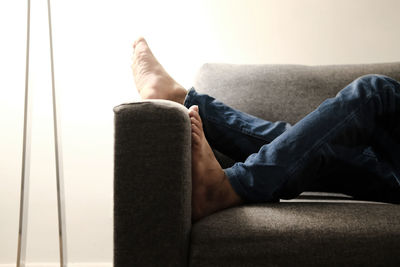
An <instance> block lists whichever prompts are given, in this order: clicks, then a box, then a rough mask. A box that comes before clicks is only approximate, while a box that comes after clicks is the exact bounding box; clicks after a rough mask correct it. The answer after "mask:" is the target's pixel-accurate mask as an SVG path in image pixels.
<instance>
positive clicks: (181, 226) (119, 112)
mask: <svg viewBox="0 0 400 267" xmlns="http://www.w3.org/2000/svg"><path fill="white" fill-rule="evenodd" d="M114 113H115V119H114V123H115V135H114V266H116V267H121V266H186V265H187V256H188V246H189V235H190V230H191V229H190V228H191V190H192V184H191V134H190V132H191V130H190V119H189V116H188V113H187V109H186V108H185V107H184V106H182V105H179V104H177V103H175V102H172V101H167V100H149V101H142V102H136V103H129V104H122V105H119V106H117V107H115V108H114Z"/></svg>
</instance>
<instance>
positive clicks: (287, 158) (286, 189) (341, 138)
mask: <svg viewBox="0 0 400 267" xmlns="http://www.w3.org/2000/svg"><path fill="white" fill-rule="evenodd" d="M184 105H185V106H186V107H190V106H192V105H198V106H199V113H200V117H201V119H202V121H203V129H204V133H205V136H206V138H207V141H208V142H209V144H210V146H211V147H212V148H213V149H216V150H218V151H219V152H222V153H223V154H225V155H227V156H228V157H230V158H232V159H233V160H235V162H236V163H235V164H234V165H233V166H232V167H230V168H227V169H224V171H225V174H226V176H227V178H228V180H229V182H230V184H231V185H232V188H233V189H234V191H235V192H236V193H237V194H238V195H239V196H240V197H241V198H242V199H243V200H244V201H245V202H247V203H259V202H275V201H279V199H291V198H295V197H296V196H298V195H299V194H300V193H302V192H304V191H328V192H339V193H345V194H348V195H351V196H353V197H354V198H356V199H363V200H371V201H384V202H391V203H400V83H399V82H397V81H395V80H393V79H391V78H389V77H386V76H383V75H366V76H362V77H360V78H358V79H356V80H355V81H353V82H352V83H351V84H349V85H348V86H346V87H345V88H344V89H342V90H341V91H340V92H339V93H338V94H337V95H336V96H335V97H334V98H329V99H327V100H325V101H324V102H323V103H322V104H321V105H320V106H319V107H318V108H317V109H315V110H314V111H313V112H311V113H310V114H308V115H307V116H305V117H304V118H303V119H302V120H300V121H299V122H297V123H296V124H295V125H293V126H292V125H290V124H289V123H286V122H283V121H277V122H270V121H265V120H262V119H260V118H257V117H254V116H251V115H249V114H246V113H243V112H241V111H238V110H235V109H233V108H231V107H229V106H227V105H225V104H223V103H221V102H220V101H217V100H215V99H214V98H212V97H211V96H208V95H205V94H199V93H197V92H196V90H195V89H194V88H191V89H190V90H189V92H188V94H187V96H186V99H185V102H184Z"/></svg>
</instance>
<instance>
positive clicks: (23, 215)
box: [17, 0, 31, 267]
mask: <svg viewBox="0 0 400 267" xmlns="http://www.w3.org/2000/svg"><path fill="white" fill-rule="evenodd" d="M30 14H31V1H30V0H28V2H27V19H26V21H27V22H26V59H25V104H24V134H23V141H22V142H23V145H22V168H21V191H20V203H19V205H20V206H19V227H18V251H17V266H18V267H24V266H25V260H26V236H27V224H28V208H29V207H28V204H29V172H30V154H31V151H30V150H31V142H30V141H31V112H30V105H29V102H30V101H29V85H28V82H29V43H30V24H31V15H30Z"/></svg>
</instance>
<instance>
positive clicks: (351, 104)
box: [133, 41, 399, 218]
mask: <svg viewBox="0 0 400 267" xmlns="http://www.w3.org/2000/svg"><path fill="white" fill-rule="evenodd" d="M138 43H139V44H141V45H140V46H141V47H142V48H143V47H144V46H146V47H147V44H145V42H143V41H139V42H138ZM138 43H137V44H138ZM143 43H144V44H143ZM146 49H148V48H146ZM146 49H135V54H136V50H139V51H140V50H143V51H145V50H146ZM143 54H145V55H146V53H143ZM147 55H148V53H147ZM135 60H136V62H137V63H139V64H136V66H135V64H134V66H133V69H134V74H135V73H145V75H142V77H145V78H146V79H147V77H150V79H147V80H152V81H155V79H152V78H151V77H154V74H156V75H161V76H163V75H164V76H165V77H162V78H163V79H165V78H168V79H167V81H168V80H169V81H170V80H172V78H170V77H169V76H168V74H166V72H165V71H164V72H159V71H158V70H159V69H160V68H159V67H158V66H156V67H155V68H154V67H151V65H152V62H154V61H155V59H154V60H153V59H152V60H150V61H148V62H150V63H151V64H147V63H148V62H145V64H143V63H142V62H141V61H142V60H146V56H144V57H143V56H141V57H137V55H136V58H135V55H134V62H135ZM157 64H158V65H159V63H158V62H157ZM157 64H155V65H157ZM141 66H150V67H148V68H147V71H144V72H142V71H140V67H141ZM135 68H136V69H138V68H139V71H136V72H135ZM152 69H156V70H157V71H156V72H155V73H154V72H153V73H152ZM149 73H150V74H151V75H148V74H149ZM160 73H161V74H160ZM146 76H147V77H146ZM369 78H370V79H369V80H368V79H366V78H363V79H362V80H359V81H358V83H353V84H352V85H350V86H348V87H347V88H345V89H344V90H342V92H341V94H338V96H337V97H336V98H334V99H330V100H327V101H325V102H324V103H323V104H322V105H321V106H320V107H319V108H318V109H317V110H316V111H314V112H313V113H311V114H309V115H308V116H307V117H306V118H304V119H303V120H302V121H300V122H299V123H297V124H296V125H295V126H293V127H291V128H290V129H289V130H287V131H284V133H283V134H281V135H279V136H278V137H277V138H276V139H274V140H273V141H272V142H271V143H269V144H267V145H264V146H263V147H262V148H261V149H260V151H259V152H258V153H256V154H252V155H251V156H250V157H249V158H247V160H246V161H245V162H244V163H237V164H235V165H234V166H233V167H232V168H229V169H226V170H225V173H226V174H227V176H228V178H229V182H227V179H226V176H224V175H223V174H222V172H221V167H220V166H219V164H218V163H217V162H216V160H215V157H213V154H212V153H209V152H210V151H211V148H209V145H208V143H207V140H206V139H205V138H196V136H195V133H196V131H197V130H196V129H195V128H196V127H193V129H194V132H193V133H192V137H193V140H194V147H196V144H195V143H196V142H198V143H200V144H202V145H201V146H199V145H198V146H197V147H203V148H204V147H206V148H207V149H193V151H192V153H193V158H194V159H196V158H197V159H199V160H196V161H193V169H197V171H195V172H194V175H193V184H194V187H193V203H192V206H193V210H194V213H197V214H196V215H195V216H194V217H196V218H201V217H203V216H205V215H207V214H210V213H212V212H214V211H216V210H219V209H222V208H225V207H229V206H233V205H238V204H240V203H241V198H240V197H238V195H240V196H241V197H242V198H243V199H245V200H247V201H249V202H263V201H272V200H275V199H277V198H284V197H286V198H289V197H295V196H296V195H297V194H298V193H301V191H303V190H304V189H305V188H307V186H309V185H310V184H312V183H313V181H314V180H315V178H316V177H317V176H318V174H322V172H321V171H322V170H324V169H326V168H324V167H327V166H329V165H330V164H328V163H330V162H333V160H332V159H334V158H335V152H334V151H337V148H340V147H341V146H342V147H345V148H351V151H352V152H359V150H360V149H359V148H358V147H360V146H361V147H362V146H365V145H366V144H368V143H369V141H375V143H374V144H373V145H375V146H376V148H378V149H381V150H382V151H381V152H383V153H381V154H382V155H385V156H387V157H388V158H389V159H390V160H391V164H394V163H395V162H396V157H397V156H398V155H396V154H395V152H394V151H396V145H397V146H398V140H395V142H394V145H393V146H391V147H389V149H387V146H385V144H386V143H383V144H378V142H377V140H378V141H379V138H376V137H377V136H378V132H379V129H383V130H382V131H381V132H383V133H385V134H386V135H388V136H389V137H390V138H391V137H393V136H396V135H395V134H394V132H395V130H393V131H391V129H390V128H391V125H396V122H397V125H398V121H396V116H398V112H399V111H398V109H399V103H398V102H399V100H398V99H399V96H398V86H399V85H398V83H396V82H394V81H392V82H391V81H390V79H389V80H387V79H386V80H385V79H383V78H379V79H378V78H377V77H375V84H371V83H370V82H371V80H374V79H371V77H369ZM141 79H142V78H141V76H140V75H139V79H136V76H135V81H136V84H137V87H138V90H139V93H140V94H141V95H142V97H143V98H164V99H170V100H173V101H176V102H178V103H181V104H183V99H184V98H182V95H183V94H182V92H184V89H183V88H181V87H180V88H181V89H182V90H180V93H179V94H178V93H176V92H177V90H175V89H176V88H179V86H176V84H173V85H172V86H165V84H168V82H167V83H157V82H154V83H142V84H145V85H147V84H150V85H151V86H138V84H139V85H140V84H141V83H140V80H141ZM146 79H142V80H146ZM138 80H139V82H138ZM157 80H162V79H157ZM383 80H385V82H382V81H383ZM360 81H361V82H360ZM376 83H380V85H378V86H377V84H376ZM389 83H391V85H389ZM382 84H383V86H382ZM371 85H373V86H372V87H374V88H375V89H374V88H371ZM379 87H381V89H385V94H386V95H382V94H380V92H377V90H376V89H377V88H379ZM149 88H150V89H149ZM171 88H172V89H173V90H171ZM349 88H350V89H349ZM351 88H353V89H351ZM393 88H395V89H393ZM396 88H397V89H396ZM390 90H392V91H393V92H392V93H391V94H390V92H386V91H390ZM178 91H179V90H178ZM147 92H151V93H150V94H148V93H147ZM349 92H350V93H349ZM149 96H150V97H149ZM388 100H389V102H388ZM381 102H384V103H381ZM358 106H359V107H358ZM195 109H196V108H192V110H191V111H190V112H191V113H192V114H191V115H190V116H191V118H193V117H194V116H195V115H196V113H197V112H198V111H196V110H195ZM382 114H383V115H382ZM382 116H384V117H385V119H382ZM378 117H379V118H378ZM391 118H392V119H391ZM199 123H201V118H200V116H198V120H197V122H196V121H195V123H194V124H193V125H196V124H198V125H200V126H201V124H199ZM198 128H200V129H201V127H198ZM374 130H375V131H374ZM386 131H387V132H386ZM197 132H198V133H200V134H203V135H204V133H203V131H202V130H200V131H197ZM387 133H389V134H387ZM196 139H197V140H196ZM388 140H389V139H388ZM385 147H386V148H385ZM339 151H340V149H339ZM397 151H399V150H397ZM196 166H197V167H198V168H196ZM394 166H396V164H394ZM397 166H398V165H397ZM207 169H208V170H210V169H211V170H212V172H209V171H207ZM391 178H393V176H392V177H391ZM396 181H397V180H396ZM395 185H398V182H397V184H395ZM233 189H234V190H233ZM215 196H217V197H215ZM196 203H197V204H196ZM196 207H201V209H197V210H201V211H200V212H196Z"/></svg>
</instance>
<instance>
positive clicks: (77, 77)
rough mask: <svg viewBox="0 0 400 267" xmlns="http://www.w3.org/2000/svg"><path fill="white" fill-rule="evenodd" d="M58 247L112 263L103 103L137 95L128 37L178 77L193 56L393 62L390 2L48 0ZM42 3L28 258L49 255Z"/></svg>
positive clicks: (9, 12)
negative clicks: (60, 213)
mask: <svg viewBox="0 0 400 267" xmlns="http://www.w3.org/2000/svg"><path fill="white" fill-rule="evenodd" d="M52 8H53V30H54V52H55V71H56V87H57V90H58V97H59V99H60V115H61V116H60V119H61V126H62V129H61V130H62V132H61V134H62V140H63V143H62V146H63V152H64V154H63V157H64V170H65V172H64V176H65V193H66V209H67V231H68V255H69V261H70V262H75V263H85V262H103V263H107V262H108V263H111V261H112V184H113V180H112V179H113V112H112V108H113V106H115V105H118V104H120V103H122V102H128V101H132V100H136V99H138V95H137V93H136V92H135V87H134V84H133V79H132V76H131V70H130V64H131V53H132V49H131V45H132V42H133V41H134V39H135V38H136V37H138V36H140V35H143V36H145V37H146V38H147V40H148V42H149V44H150V45H151V47H152V49H153V52H154V54H155V55H156V56H157V57H158V58H159V60H160V62H161V63H163V65H164V67H165V68H166V69H167V70H168V71H169V73H170V74H171V75H172V76H173V77H175V78H176V80H177V81H179V82H180V83H181V84H183V85H184V86H185V87H189V86H191V82H192V80H193V77H194V75H195V73H196V70H197V69H198V67H199V66H200V65H201V64H202V63H204V62H230V63H296V64H343V63H371V62H390V61H400V49H399V47H400V16H399V15H398V14H399V13H398V11H399V10H400V1H397V0H352V1H348V0H324V1H321V0H301V1H300V0H275V1H272V0H265V1H263V0H241V1H233V0H232V1H228V0H224V1H215V0H214V1H213V0H207V1H205V0H203V1H201V0H198V1H178V0H170V1H162V0H159V1H155V0H147V1H137V0H130V1H129V0H127V1H123V0H118V1H117V0H107V1H106V0H103V1H99V0H85V1H82V0H70V1H55V0H53V1H52ZM46 12H47V10H46V1H43V0H41V1H39V0H32V46H31V53H32V57H31V72H30V77H31V79H30V88H31V90H32V91H33V128H32V167H31V192H30V213H29V228H28V230H29V234H28V253H27V258H28V261H29V262H32V263H40V262H56V261H57V260H58V257H59V255H58V243H57V225H56V223H57V217H56V195H55V169H54V167H53V166H54V151H53V140H52V128H51V127H52V125H51V122H52V115H51V98H50V92H51V83H50V69H49V68H50V67H49V54H48V49H49V47H48V36H47V34H48V33H47V17H46V16H47V14H46ZM25 15H26V3H25V2H24V1H22V2H21V1H1V2H0V36H1V42H0V125H1V127H2V128H1V131H0V164H1V165H0V179H1V186H0V212H1V217H0V264H1V263H13V262H14V261H15V258H16V247H17V230H18V207H19V187H20V168H21V166H20V165H21V150H22V125H23V93H24V70H25V66H24V64H25V63H24V59H25Z"/></svg>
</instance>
